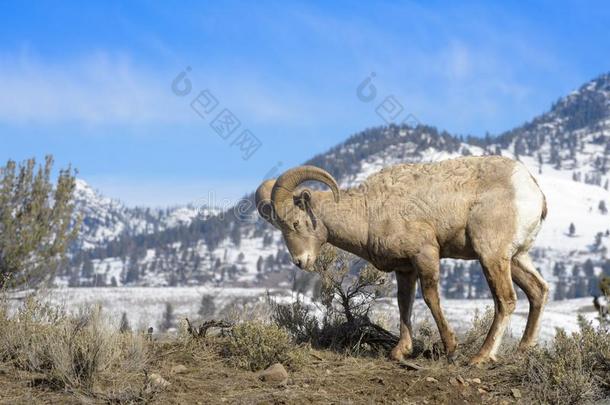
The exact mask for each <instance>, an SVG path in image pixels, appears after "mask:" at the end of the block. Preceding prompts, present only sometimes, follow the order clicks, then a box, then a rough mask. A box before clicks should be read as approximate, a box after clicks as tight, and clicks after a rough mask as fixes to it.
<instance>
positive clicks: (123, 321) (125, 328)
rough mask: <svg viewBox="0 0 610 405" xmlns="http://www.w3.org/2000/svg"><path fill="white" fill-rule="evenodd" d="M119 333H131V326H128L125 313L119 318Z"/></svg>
mask: <svg viewBox="0 0 610 405" xmlns="http://www.w3.org/2000/svg"><path fill="white" fill-rule="evenodd" d="M119 332H121V333H129V332H131V326H129V320H128V319H127V312H123V315H122V316H121V324H120V326H119Z"/></svg>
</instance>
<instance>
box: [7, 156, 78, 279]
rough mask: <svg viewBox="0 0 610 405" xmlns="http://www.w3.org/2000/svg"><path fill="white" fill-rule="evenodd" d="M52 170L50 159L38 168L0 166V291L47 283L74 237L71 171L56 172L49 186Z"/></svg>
mask: <svg viewBox="0 0 610 405" xmlns="http://www.w3.org/2000/svg"><path fill="white" fill-rule="evenodd" d="M52 168H53V158H52V157H51V156H47V157H46V160H45V163H44V165H42V166H39V167H37V166H36V161H35V159H30V160H28V161H26V162H24V163H22V164H19V165H18V164H16V163H15V162H14V161H11V160H9V161H8V163H7V164H6V166H4V167H0V288H2V287H12V288H19V287H26V286H27V287H36V286H38V285H40V284H41V283H43V282H47V281H50V280H52V279H53V276H54V275H55V273H56V271H57V269H58V268H59V266H60V265H61V264H62V263H64V262H65V259H66V250H67V247H68V245H69V244H70V242H71V241H73V240H74V239H75V238H76V236H77V232H78V224H76V225H74V224H73V223H72V214H73V212H74V203H73V200H72V195H73V192H74V188H75V185H76V183H75V178H74V173H73V171H72V169H71V168H68V169H66V170H61V171H60V172H59V176H58V177H57V180H56V184H55V185H53V183H52V181H51V172H52ZM16 235H19V236H18V237H16Z"/></svg>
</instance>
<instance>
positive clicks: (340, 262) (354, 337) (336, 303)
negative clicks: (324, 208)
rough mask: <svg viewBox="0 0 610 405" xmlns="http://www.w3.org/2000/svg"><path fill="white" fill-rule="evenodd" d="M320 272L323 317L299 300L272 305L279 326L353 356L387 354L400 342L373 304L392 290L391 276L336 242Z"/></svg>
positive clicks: (323, 258)
mask: <svg viewBox="0 0 610 405" xmlns="http://www.w3.org/2000/svg"><path fill="white" fill-rule="evenodd" d="M351 270H357V271H358V275H353V274H351ZM315 271H316V272H317V273H318V274H319V275H320V279H321V289H320V295H319V298H320V301H321V303H322V319H321V320H318V319H317V318H316V316H315V315H313V314H312V312H311V310H310V308H308V307H307V306H306V305H304V304H303V303H302V302H300V301H298V300H297V301H296V302H295V303H293V304H289V305H286V304H283V305H282V304H272V306H271V307H272V320H273V321H274V322H275V323H276V324H277V325H279V326H280V327H282V328H284V329H286V330H287V331H288V332H289V333H290V334H291V335H292V336H293V338H294V339H295V340H296V341H297V342H307V343H311V344H312V345H313V346H315V347H319V348H330V349H333V350H337V351H341V352H346V353H348V354H352V355H361V354H373V355H379V354H386V353H387V352H388V351H389V350H391V349H392V347H394V346H395V345H396V343H397V342H398V337H397V336H396V335H394V334H392V333H390V332H388V331H387V330H385V329H384V328H383V327H381V326H379V325H378V324H376V323H374V322H373V321H371V319H370V317H369V313H370V310H371V306H372V305H373V304H374V303H375V301H376V300H377V299H378V298H380V297H382V296H384V295H385V294H386V292H387V290H388V289H389V283H388V282H387V279H386V277H385V274H383V273H381V272H379V271H378V270H377V269H375V268H374V267H373V266H371V265H369V264H364V265H363V262H362V261H361V260H357V259H354V257H353V256H351V255H349V254H347V253H345V252H343V251H339V250H337V249H336V248H334V247H332V246H330V245H326V246H325V247H324V248H323V249H322V252H321V253H320V255H319V256H318V259H317V261H316V264H315Z"/></svg>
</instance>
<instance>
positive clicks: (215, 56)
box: [0, 1, 610, 206]
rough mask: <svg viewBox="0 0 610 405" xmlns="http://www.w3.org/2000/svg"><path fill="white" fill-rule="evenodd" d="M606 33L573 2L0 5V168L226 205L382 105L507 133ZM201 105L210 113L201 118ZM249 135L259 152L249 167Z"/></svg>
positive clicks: (605, 16) (457, 129)
mask: <svg viewBox="0 0 610 405" xmlns="http://www.w3.org/2000/svg"><path fill="white" fill-rule="evenodd" d="M362 3H364V2H362ZM368 3H370V4H368ZM608 21H610V6H607V5H605V4H604V2H586V6H585V5H583V2H576V1H575V2H558V1H553V2H551V1H549V2H527V5H526V4H525V2H523V3H521V2H514V3H511V2H501V3H500V2H498V3H497V4H494V3H492V2H481V3H463V4H461V5H459V6H458V5H456V4H454V2H435V1H433V2H420V3H418V2H367V4H366V5H365V4H360V3H357V2H336V3H333V4H332V5H330V3H328V2H319V3H315V2H307V3H305V2H303V3H298V2H297V3H293V2H266V1H263V2H256V3H255V2H208V3H202V2H181V3H178V2H171V4H170V2H161V1H159V2H147V1H146V2H145V1H140V2H138V1H130V2H125V3H122V2H112V1H105V2H99V3H94V2H51V1H49V2H43V1H41V2H23V1H15V2H11V1H2V2H0V39H1V40H0V161H6V160H7V159H9V158H12V159H16V160H22V159H25V158H27V157H30V156H36V157H39V158H41V157H42V156H44V155H45V154H47V153H52V154H53V155H55V157H56V160H57V163H58V165H59V166H65V165H67V164H69V163H71V164H72V165H73V166H75V167H77V168H78V169H79V172H80V174H79V175H80V176H81V177H82V178H84V179H85V180H87V181H88V182H89V183H91V184H92V185H93V186H94V187H95V188H98V189H100V190H101V191H103V192H104V193H105V194H107V195H109V196H112V197H116V198H120V199H122V200H123V201H125V202H127V203H128V204H131V205H135V204H138V205H150V206H163V205H169V204H177V203H181V202H188V201H193V202H197V201H201V200H202V199H208V198H210V197H208V196H209V195H210V193H212V194H213V195H214V196H215V197H214V198H217V199H218V200H224V199H229V198H230V199H233V198H237V197H239V196H240V195H242V194H244V193H246V192H248V191H251V190H253V189H254V188H255V187H256V186H257V185H258V184H259V183H260V181H261V179H262V178H263V177H264V176H265V174H267V173H268V172H269V170H271V169H272V168H273V167H274V166H277V165H278V163H279V162H281V164H280V169H286V168H288V167H291V166H294V165H297V164H299V163H301V162H303V161H304V160H306V159H308V158H309V157H311V156H313V155H314V154H316V153H320V152H323V151H325V150H326V149H328V148H329V147H331V146H333V145H335V144H337V143H339V142H341V141H342V140H344V139H345V138H346V137H347V136H349V135H351V134H353V133H355V132H358V131H359V130H362V129H364V128H367V127H371V126H377V125H380V124H383V120H382V119H381V118H380V117H379V116H378V115H377V114H376V112H375V107H376V105H378V104H379V103H380V102H381V101H383V100H384V99H385V98H386V97H388V96H393V97H394V100H396V101H398V102H399V103H400V104H401V105H402V106H403V111H402V113H401V115H400V116H399V117H398V118H397V119H396V120H399V121H400V120H401V119H402V117H404V116H406V115H408V114H412V115H413V116H415V117H417V119H418V120H419V121H420V122H422V123H427V124H431V125H435V126H438V127H439V128H441V129H446V130H448V131H450V132H452V133H458V134H474V135H478V136H481V135H483V134H485V132H486V131H489V132H490V133H492V134H496V133H499V132H502V131H504V130H508V129H510V128H511V127H514V126H516V125H518V124H520V123H522V122H523V121H525V120H528V119H530V118H532V117H534V116H535V115H537V114H539V113H541V112H544V111H545V110H547V109H548V108H549V106H550V104H551V103H552V102H553V101H555V100H556V99H557V98H558V97H560V96H562V95H565V94H566V93H567V92H569V91H571V90H573V89H575V88H577V87H578V86H580V85H581V84H583V83H584V82H585V81H587V80H590V79H592V78H594V77H595V76H597V75H599V74H601V73H604V72H607V71H610V41H608V38H610V24H608ZM187 67H190V71H189V72H188V75H187V78H188V80H190V83H191V89H192V90H191V92H190V93H189V94H188V95H186V96H177V95H176V94H174V93H173V92H172V82H173V80H174V79H175V78H176V76H177V75H178V74H180V72H182V71H184V70H185V69H186V68H187ZM371 74H374V78H373V79H372V84H373V85H374V86H375V88H376V89H377V95H376V98H375V99H374V100H373V101H371V102H364V101H362V100H361V99H359V98H358V97H357V88H358V86H359V85H360V84H361V83H362V82H363V80H365V79H366V78H367V77H370V75H371ZM180 83H181V84H184V83H183V82H182V81H180ZM204 90H206V91H208V93H205V94H209V95H212V96H213V97H214V99H215V100H216V102H217V104H215V105H216V107H215V109H213V110H212V111H211V112H210V115H208V116H205V118H201V117H200V116H199V115H198V114H197V113H195V111H193V109H192V108H191V102H192V101H193V99H195V98H196V97H197V96H198V95H199V94H200V92H201V91H204ZM199 100H200V101H201V99H199ZM211 105H212V104H208V106H211ZM210 108H211V107H210ZM224 109H228V110H229V111H231V113H232V114H233V116H234V117H236V118H237V119H238V120H239V122H240V126H239V128H237V129H236V130H235V133H233V134H231V135H230V137H229V138H228V139H227V140H224V139H222V138H221V137H220V136H219V135H218V134H217V133H216V132H215V131H214V130H213V129H212V128H211V126H210V123H211V121H212V120H213V119H214V117H215V116H216V115H217V113H220V112H221V111H223V110H224ZM246 129H247V130H249V131H250V134H252V135H254V136H256V137H257V139H259V140H260V142H261V146H260V148H259V149H258V150H257V151H256V153H255V154H254V155H252V157H251V158H250V159H248V160H244V159H243V158H242V157H243V156H242V151H240V149H239V147H238V146H239V145H236V144H235V139H237V137H238V136H240V134H241V132H242V131H243V130H246ZM241 139H243V138H241ZM232 143H233V145H232Z"/></svg>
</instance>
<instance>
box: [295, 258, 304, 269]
mask: <svg viewBox="0 0 610 405" xmlns="http://www.w3.org/2000/svg"><path fill="white" fill-rule="evenodd" d="M294 264H296V265H297V266H298V267H299V268H300V269H302V268H303V261H302V260H301V259H294Z"/></svg>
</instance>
